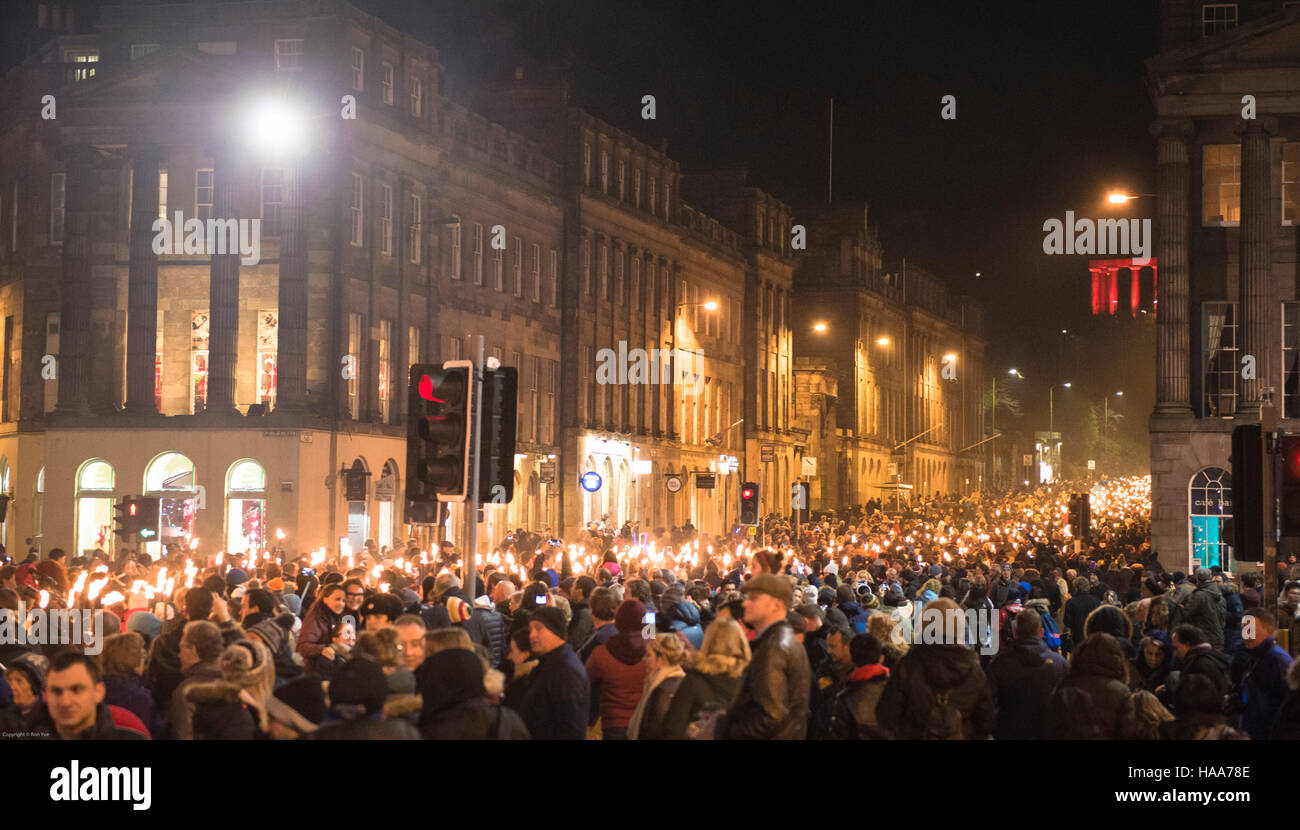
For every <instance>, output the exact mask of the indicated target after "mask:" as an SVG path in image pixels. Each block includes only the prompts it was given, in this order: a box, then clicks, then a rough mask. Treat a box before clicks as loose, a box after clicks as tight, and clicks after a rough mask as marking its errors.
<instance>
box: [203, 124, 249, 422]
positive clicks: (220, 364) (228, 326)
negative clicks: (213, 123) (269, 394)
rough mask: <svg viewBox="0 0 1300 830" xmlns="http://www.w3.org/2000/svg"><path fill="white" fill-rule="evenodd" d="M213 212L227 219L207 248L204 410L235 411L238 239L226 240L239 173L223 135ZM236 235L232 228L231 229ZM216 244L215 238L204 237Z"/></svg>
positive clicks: (216, 149) (234, 222)
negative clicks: (216, 237) (222, 251)
mask: <svg viewBox="0 0 1300 830" xmlns="http://www.w3.org/2000/svg"><path fill="white" fill-rule="evenodd" d="M212 156H213V159H212V168H213V170H212V218H213V219H215V220H218V221H222V220H228V221H229V225H228V226H227V228H228V229H227V230H224V231H219V232H218V233H219V235H220V236H221V237H222V239H223V240H224V241H225V251H226V253H224V254H222V253H217V251H219V250H221V246H219V245H218V246H217V247H215V248H213V249H212V250H211V251H209V254H210V259H209V264H208V402H207V408H206V410H205V414H209V415H237V414H239V411H238V410H237V409H236V408H235V371H236V367H237V366H238V360H239V245H238V244H237V243H236V244H235V245H234V247H233V250H232V248H231V245H230V241H231V240H230V237H231V236H232V233H231V230H230V229H237V228H238V225H239V213H240V211H239V174H240V170H239V167H238V165H237V163H236V161H235V151H234V148H233V147H232V146H231V145H230V144H228V143H226V142H224V141H222V142H219V143H217V144H216V145H215V146H213V147H212ZM233 235H234V236H235V237H236V240H237V239H238V232H237V230H236V231H235V233H234V234H233ZM209 243H210V244H216V240H215V239H212V240H209Z"/></svg>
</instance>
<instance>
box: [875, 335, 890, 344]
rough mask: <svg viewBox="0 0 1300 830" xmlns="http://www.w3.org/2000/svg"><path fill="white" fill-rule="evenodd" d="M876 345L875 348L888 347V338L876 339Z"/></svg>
mask: <svg viewBox="0 0 1300 830" xmlns="http://www.w3.org/2000/svg"><path fill="white" fill-rule="evenodd" d="M876 345H877V346H888V345H889V338H888V337H877V338H876Z"/></svg>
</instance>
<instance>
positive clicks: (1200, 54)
mask: <svg viewBox="0 0 1300 830" xmlns="http://www.w3.org/2000/svg"><path fill="white" fill-rule="evenodd" d="M1160 17H1161V26H1160V52H1159V54H1157V55H1156V56H1154V57H1152V58H1151V59H1150V60H1149V61H1148V62H1147V87H1148V89H1149V90H1150V92H1151V97H1152V101H1153V103H1154V104H1155V109H1156V121H1155V122H1154V124H1153V125H1152V134H1153V136H1154V137H1155V143H1156V194H1157V195H1156V205H1155V210H1156V215H1155V221H1154V230H1155V237H1156V249H1155V252H1156V257H1157V260H1158V261H1159V263H1160V275H1159V285H1158V287H1157V291H1158V302H1157V306H1156V329H1157V332H1156V338H1157V342H1156V408H1155V411H1154V412H1153V413H1152V415H1151V420H1150V431H1151V473H1152V501H1153V504H1154V508H1153V514H1152V544H1153V546H1154V548H1155V549H1156V550H1157V551H1158V552H1159V554H1160V558H1161V561H1163V562H1164V563H1165V565H1166V566H1167V567H1170V568H1175V569H1179V570H1186V569H1187V568H1190V567H1194V566H1196V565H1197V564H1203V565H1222V566H1223V567H1224V568H1230V569H1233V570H1235V569H1236V566H1235V563H1236V562H1237V561H1238V560H1240V561H1243V562H1247V563H1250V562H1255V561H1257V560H1258V559H1259V558H1260V556H1261V552H1260V551H1233V550H1231V530H1230V525H1229V524H1228V520H1229V518H1230V516H1231V512H1232V507H1231V498H1232V496H1231V464H1230V462H1229V458H1228V457H1229V454H1230V450H1231V438H1232V428H1233V427H1234V426H1235V425H1237V424H1241V423H1252V422H1258V421H1259V419H1260V410H1261V406H1262V405H1264V404H1265V403H1266V402H1271V403H1272V405H1273V406H1274V407H1275V408H1276V410H1277V415H1278V418H1279V424H1280V425H1281V427H1282V428H1283V429H1287V430H1294V429H1297V428H1300V352H1298V351H1297V347H1298V346H1300V344H1298V343H1297V340H1296V332H1297V331H1300V329H1298V328H1297V326H1298V325H1300V294H1298V293H1297V278H1296V275H1297V256H1296V254H1297V239H1296V234H1295V229H1294V226H1295V225H1296V224H1297V223H1300V218H1298V217H1297V212H1298V211H1300V190H1298V188H1300V185H1297V184H1296V175H1295V171H1296V170H1297V169H1298V165H1300V65H1297V63H1296V60H1295V59H1296V56H1297V52H1296V43H1297V42H1300V8H1298V7H1295V6H1294V4H1287V3H1282V2H1246V3H1228V4H1206V3H1196V2H1186V1H1185V0H1163V2H1161V4H1160ZM1247 95H1249V96H1253V99H1252V100H1253V105H1251V104H1249V102H1248V101H1247V100H1243V98H1244V96H1247ZM1247 358H1249V360H1247ZM1249 364H1253V365H1254V367H1255V372H1254V373H1253V376H1252V373H1251V372H1250V371H1247V366H1248V365H1249ZM1292 544H1294V540H1284V541H1283V549H1286V548H1287V547H1289V546H1290V545H1292Z"/></svg>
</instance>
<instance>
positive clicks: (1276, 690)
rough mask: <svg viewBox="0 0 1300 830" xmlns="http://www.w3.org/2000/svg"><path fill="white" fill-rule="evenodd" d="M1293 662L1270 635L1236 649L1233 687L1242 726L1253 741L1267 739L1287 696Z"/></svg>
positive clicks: (1233, 666)
mask: <svg viewBox="0 0 1300 830" xmlns="http://www.w3.org/2000/svg"><path fill="white" fill-rule="evenodd" d="M1293 663H1294V661H1293V660H1292V659H1291V655H1289V654H1287V653H1286V651H1284V650H1283V649H1282V647H1281V646H1279V645H1278V644H1277V643H1276V642H1274V640H1273V638H1272V637H1269V638H1268V639H1266V640H1265V641H1264V642H1262V643H1260V644H1259V645H1257V646H1255V647H1254V648H1250V649H1242V650H1241V651H1239V652H1237V659H1236V660H1235V661H1234V662H1233V665H1232V681H1233V683H1232V687H1233V690H1234V691H1235V692H1236V693H1237V694H1238V695H1240V699H1241V700H1242V703H1243V707H1242V711H1241V729H1242V730H1243V731H1244V732H1246V733H1247V734H1248V735H1250V739H1251V740H1252V741H1262V740H1265V739H1267V738H1268V735H1269V732H1270V731H1272V729H1273V721H1274V720H1275V719H1276V718H1277V715H1278V712H1279V711H1280V710H1281V708H1282V701H1283V699H1284V698H1285V697H1286V696H1287V677H1288V675H1289V673H1290V670H1291V666H1292V664H1293Z"/></svg>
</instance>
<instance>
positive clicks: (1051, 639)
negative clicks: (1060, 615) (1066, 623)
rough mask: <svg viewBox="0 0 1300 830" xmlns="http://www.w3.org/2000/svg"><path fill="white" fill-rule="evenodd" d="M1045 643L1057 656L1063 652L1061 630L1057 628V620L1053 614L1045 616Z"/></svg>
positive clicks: (1043, 616) (1043, 617)
mask: <svg viewBox="0 0 1300 830" xmlns="http://www.w3.org/2000/svg"><path fill="white" fill-rule="evenodd" d="M1042 619H1043V642H1045V643H1047V647H1048V648H1050V649H1051V650H1052V651H1055V652H1056V653H1057V654H1060V652H1061V629H1060V628H1058V627H1057V625H1056V620H1055V619H1053V618H1052V615H1051V614H1043V615H1042Z"/></svg>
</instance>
